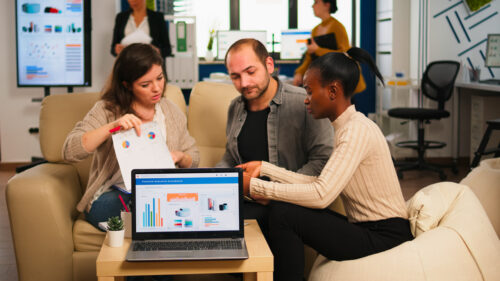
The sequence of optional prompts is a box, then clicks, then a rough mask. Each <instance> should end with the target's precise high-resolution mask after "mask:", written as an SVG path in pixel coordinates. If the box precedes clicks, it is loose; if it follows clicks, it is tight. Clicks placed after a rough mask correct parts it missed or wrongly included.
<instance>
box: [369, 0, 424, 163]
mask: <svg viewBox="0 0 500 281" xmlns="http://www.w3.org/2000/svg"><path fill="white" fill-rule="evenodd" d="M376 48H377V54H376V61H377V66H378V68H379V70H380V72H381V74H382V76H383V77H384V79H385V80H386V86H385V87H383V86H382V85H381V84H378V85H377V104H376V109H377V110H376V115H375V121H376V122H377V124H378V125H379V126H380V128H381V129H382V132H383V133H384V134H385V135H386V137H387V140H388V141H389V142H390V143H391V144H395V143H396V142H398V141H403V140H408V139H413V138H416V128H415V125H414V124H413V123H412V122H404V121H405V120H402V119H395V118H390V117H389V116H388V115H387V110H389V109H390V108H394V107H416V106H417V105H418V83H417V82H416V81H410V80H409V79H408V74H409V72H410V0H379V1H377V36H376ZM396 73H401V74H402V75H403V77H400V78H398V79H399V80H401V81H407V85H389V84H388V82H389V81H394V82H395V81H397V80H398V79H396V78H395V76H396ZM412 82H413V83H412ZM391 149H392V153H393V156H395V157H407V156H411V155H412V153H413V151H411V150H410V149H399V148H397V147H395V146H394V145H393V146H392V147H391Z"/></svg>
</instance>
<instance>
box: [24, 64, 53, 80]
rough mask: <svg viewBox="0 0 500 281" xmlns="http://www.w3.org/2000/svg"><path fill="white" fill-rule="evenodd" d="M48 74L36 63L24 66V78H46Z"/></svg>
mask: <svg viewBox="0 0 500 281" xmlns="http://www.w3.org/2000/svg"><path fill="white" fill-rule="evenodd" d="M48 76H49V75H48V74H47V71H44V70H43V67H38V66H36V65H28V66H26V79H28V80H31V79H36V78H47V77H48Z"/></svg>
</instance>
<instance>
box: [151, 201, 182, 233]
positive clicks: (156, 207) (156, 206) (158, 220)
mask: <svg viewBox="0 0 500 281" xmlns="http://www.w3.org/2000/svg"><path fill="white" fill-rule="evenodd" d="M151 201H152V204H145V206H144V212H142V226H143V227H162V226H163V217H161V216H160V198H153V199H151ZM180 223H181V226H182V221H181V222H180Z"/></svg>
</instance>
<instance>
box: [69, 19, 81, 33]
mask: <svg viewBox="0 0 500 281" xmlns="http://www.w3.org/2000/svg"><path fill="white" fill-rule="evenodd" d="M66 32H68V33H80V32H82V28H81V27H76V26H75V23H74V22H73V23H71V24H70V25H68V28H66Z"/></svg>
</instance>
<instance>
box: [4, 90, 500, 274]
mask: <svg viewBox="0 0 500 281" xmlns="http://www.w3.org/2000/svg"><path fill="white" fill-rule="evenodd" d="M237 95H238V93H237V92H236V90H235V89H234V87H233V86H232V85H227V84H218V83H209V82H200V83H198V84H197V85H196V86H195V87H194V88H193V91H192V92H191V96H190V103H189V108H188V109H186V105H185V103H184V97H183V96H182V93H181V91H180V89H179V88H178V87H176V86H173V85H169V86H168V87H167V97H168V98H169V99H171V100H172V101H174V102H175V103H176V104H178V105H179V107H180V108H181V109H182V110H183V111H184V112H186V111H187V115H188V129H189V132H190V134H191V135H192V136H193V137H194V138H195V139H196V142H197V145H198V147H199V149H200V158H201V163H200V166H201V167H212V166H214V165H215V163H217V162H218V161H219V159H220V158H221V157H222V154H223V153H224V149H225V142H226V139H225V127H226V114H227V107H228V105H229V103H230V101H231V100H232V99H233V98H234V97H236V96H237ZM97 99H98V94H97V93H93V94H89V93H86V94H70V95H55V96H50V97H48V98H46V99H44V101H43V102H42V108H41V113H40V145H41V149H42V153H43V156H44V157H45V159H47V160H48V161H49V163H46V164H42V165H39V166H36V167H34V168H32V169H29V170H26V171H24V172H22V173H20V174H17V175H16V176H14V177H13V178H12V179H11V180H10V181H9V182H8V184H7V190H6V193H7V194H6V199H7V205H8V210H9V216H10V222H11V230H12V236H13V240H14V248H15V253H16V261H17V266H18V275H19V279H20V281H28V280H37V281H44V280H47V281H48V280H51V281H52V280H53V281H59V280H60V281H68V280H74V281H77V280H78V281H80V280H81V281H83V280H96V277H95V260H96V257H97V254H98V250H99V248H100V245H101V244H102V241H103V238H104V236H103V233H102V232H100V231H97V230H95V229H94V228H93V227H92V226H91V225H90V224H88V223H87V222H86V221H84V220H83V219H82V218H81V216H80V215H79V214H78V212H77V211H76V209H75V206H76V204H77V202H78V201H79V199H80V198H81V196H82V193H83V190H84V188H85V187H86V184H87V177H88V169H89V164H90V159H88V160H86V161H83V162H81V163H78V164H68V163H64V162H63V161H62V157H61V147H62V144H63V142H64V139H65V138H66V135H67V134H68V132H69V131H70V130H71V129H72V128H73V126H74V124H75V123H76V122H77V121H79V120H81V119H82V118H83V116H84V115H85V114H86V113H87V111H88V110H89V109H90V107H91V106H92V105H93V104H94V102H95V101H96V100H97ZM483 162H484V161H483ZM482 166H484V165H483V163H482V164H481V166H480V167H482ZM498 166H500V164H499V165H497V170H500V168H499V167H498ZM475 171H476V170H475ZM478 171H479V170H478ZM472 174H473V173H471V174H470V175H472ZM479 177H480V178H481V179H482V182H483V183H485V185H487V186H488V185H489V184H488V179H487V178H486V177H485V176H484V174H483V173H481V175H480V176H479ZM468 178H469V177H468ZM466 179H467V178H466ZM464 180H465V179H464ZM469 180H470V181H472V182H476V180H475V179H474V178H470V179H469ZM496 182H497V183H498V182H499V181H498V180H497V181H496ZM490 185H491V183H490ZM478 190H483V189H481V188H478ZM498 190H499V189H498V188H497V189H496V191H497V192H496V193H494V194H495V195H493V198H496V199H494V201H492V202H494V204H492V205H493V207H496V213H494V214H497V216H496V218H498V213H499V212H500V211H499V209H498V208H499V207H498V206H499V205H498V199H500V196H499V193H498ZM464 192H465V191H464ZM475 192H476V190H475ZM465 193H466V194H467V197H471V198H475V197H474V196H473V195H471V194H470V192H465ZM476 193H477V192H476ZM483 193H484V192H483ZM491 193H493V190H488V191H486V193H484V194H485V195H484V194H483V196H479V195H478V197H479V198H480V199H482V198H481V197H485V198H486V199H489V200H490V201H491V196H488V194H491ZM472 201H473V202H475V203H474V204H473V205H471V206H468V208H469V209H470V210H469V209H467V208H465V210H466V212H465V213H464V212H457V214H456V216H457V217H459V218H461V217H462V216H463V217H464V218H463V219H464V220H472V222H470V223H471V225H476V223H477V221H481V223H482V224H484V225H481V229H485V231H484V233H485V235H486V234H488V233H490V232H491V231H490V230H491V229H489V228H488V227H490V226H488V225H489V222H487V219H486V220H485V215H484V211H482V208H481V206H480V205H479V204H478V203H477V200H476V201H474V200H472ZM332 208H333V209H335V210H336V211H340V212H342V211H341V210H342V205H341V204H340V202H339V201H336V202H335V203H334V204H333V207H332ZM493 212H495V210H494V211H493ZM469 213H470V214H473V215H474V216H477V217H478V219H477V220H474V219H471V216H470V215H468V214H469ZM443 221H444V220H443ZM497 225H500V223H498V224H497ZM490 228H491V227H490ZM497 229H498V228H497ZM433 233H435V234H433ZM490 236H491V235H489V236H487V239H490V240H491V237H490ZM445 238H449V240H450V241H448V239H445ZM443 239H444V240H445V241H444V243H442V242H443V241H442V240H443ZM487 239H485V241H488V240H487ZM441 244H442V245H441ZM422 245H425V246H426V247H427V248H426V249H428V248H429V247H430V246H433V245H436V246H437V247H436V248H438V247H442V248H443V249H445V250H447V251H450V252H449V253H448V254H445V253H443V255H442V256H440V257H441V258H442V260H443V261H447V265H448V266H452V265H454V266H456V267H461V266H462V264H467V266H468V268H473V266H472V262H473V257H472V255H470V254H469V255H468V254H467V253H468V252H467V249H466V247H465V246H464V245H465V244H464V243H463V242H461V240H460V237H459V236H458V235H456V234H454V231H453V230H451V229H450V228H449V227H445V226H443V227H441V226H440V227H438V228H437V230H435V229H433V230H431V231H429V234H427V233H424V234H423V235H420V236H419V237H417V239H415V240H414V241H412V242H408V243H405V244H403V245H401V246H399V247H396V248H395V249H392V250H390V251H387V252H384V253H380V254H377V255H372V256H370V257H366V258H364V259H359V260H355V261H347V262H341V263H336V262H331V261H325V260H324V258H322V257H321V256H320V257H318V258H317V259H316V263H315V265H314V269H313V271H312V273H311V276H310V280H345V279H347V280H376V278H372V276H371V274H373V271H376V272H378V274H379V275H380V276H382V277H384V278H379V280H391V279H392V280H400V279H405V278H406V279H414V280H438V279H450V278H438V279H436V278H426V277H425V276H427V275H423V274H424V273H425V274H427V273H426V270H427V269H425V270H424V269H420V271H419V270H417V269H415V270H413V271H414V272H417V273H419V274H415V275H414V278H410V277H411V276H412V275H410V277H404V278H401V274H399V273H400V272H405V273H408V274H410V273H413V271H411V270H407V269H406V268H417V267H419V266H420V267H421V268H423V267H424V265H423V264H425V262H428V261H432V259H429V260H427V259H425V260H424V261H422V260H419V259H417V258H415V257H413V259H409V260H407V261H406V260H405V259H403V258H402V257H409V256H410V255H408V254H405V255H404V253H405V252H404V251H413V253H414V255H417V254H415V253H416V251H417V249H419V248H420V247H422V248H424V246H422ZM491 245H492V246H491V247H492V249H495V248H494V247H497V245H498V238H497V240H495V241H493V242H492V243H491ZM447 247H448V248H447ZM497 253H498V251H497ZM315 257H316V255H315V253H314V252H313V251H310V250H308V251H307V257H306V263H308V264H307V265H306V274H307V273H308V272H309V269H308V268H309V267H310V266H312V263H313V262H314V258H315ZM490 259H491V260H492V261H497V260H498V257H497V255H491V256H490ZM401 263H402V264H401ZM497 263H498V262H497ZM427 266H428V267H431V268H433V267H432V263H431V264H427ZM440 266H441V264H440ZM446 268H448V267H446ZM486 268H487V269H488V267H486ZM375 269H376V270H375ZM405 270H406V271H405ZM422 272H423V273H422ZM443 272H444V273H443V274H444V275H440V277H446V276H448V275H446V274H447V272H446V271H443ZM475 272H476V275H471V276H472V277H477V272H479V271H478V270H477V269H476V271H475ZM493 273H495V272H493ZM379 275H377V274H374V275H373V276H374V277H377V276H379ZM332 276H333V277H332ZM335 276H338V277H335ZM429 276H431V277H432V276H433V275H429ZM449 276H450V277H451V276H455V275H449ZM488 276H491V275H488ZM351 277H352V278H351ZM391 277H392V278H391ZM490 279H491V278H490ZM486 280H488V279H486Z"/></svg>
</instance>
